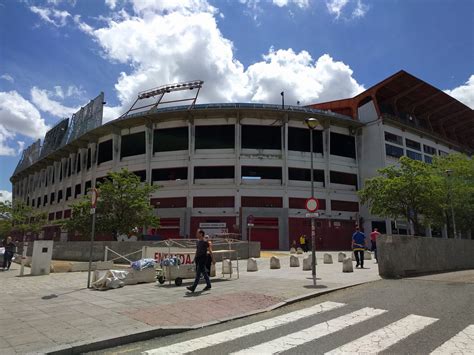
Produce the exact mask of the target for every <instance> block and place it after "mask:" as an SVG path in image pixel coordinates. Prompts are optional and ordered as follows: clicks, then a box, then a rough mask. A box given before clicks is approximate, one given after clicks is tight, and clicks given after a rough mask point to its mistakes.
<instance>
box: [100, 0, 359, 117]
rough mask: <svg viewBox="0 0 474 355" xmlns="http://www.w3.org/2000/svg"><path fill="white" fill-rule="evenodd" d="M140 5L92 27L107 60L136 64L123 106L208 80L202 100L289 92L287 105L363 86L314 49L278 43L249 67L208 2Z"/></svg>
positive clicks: (121, 93)
mask: <svg viewBox="0 0 474 355" xmlns="http://www.w3.org/2000/svg"><path fill="white" fill-rule="evenodd" d="M166 4H168V5H169V7H168V8H166V6H165V5H166ZM133 9H134V11H135V12H134V13H132V14H126V15H124V16H121V17H120V18H114V19H113V20H109V21H108V22H107V24H106V25H105V26H104V27H102V28H97V29H95V30H93V31H92V32H91V36H93V38H94V39H95V40H96V42H97V43H98V44H99V45H100V46H101V47H102V49H103V52H104V55H105V57H106V58H107V59H108V60H110V61H113V62H119V63H124V64H130V66H131V70H130V71H129V72H122V73H121V74H120V76H119V78H118V80H117V83H116V84H115V89H116V92H117V96H118V98H119V100H120V103H121V105H122V107H123V108H124V109H126V108H127V106H129V105H130V104H131V103H132V101H133V100H134V99H135V98H136V95H137V93H138V92H140V91H143V90H146V89H149V88H152V87H156V86H160V85H163V84H166V83H174V82H180V81H188V80H195V79H202V80H204V81H205V84H204V88H203V90H202V91H201V93H200V96H199V102H245V101H253V102H265V103H279V102H280V100H281V97H280V92H281V91H282V90H283V91H285V98H287V100H286V101H287V102H288V103H291V104H296V101H300V102H301V103H302V104H310V103H314V102H318V101H324V100H332V99H339V98H343V97H349V96H353V95H355V94H357V93H359V92H360V91H361V90H363V87H362V86H361V85H360V84H358V83H357V81H356V80H355V79H354V78H353V77H352V74H353V73H352V70H351V69H350V67H349V66H348V65H346V64H344V63H343V62H340V61H337V60H334V59H333V58H332V57H331V56H330V55H328V54H325V55H323V56H321V57H320V58H318V59H313V58H312V57H311V55H310V54H309V53H308V52H307V51H301V52H295V51H294V50H293V49H291V48H288V49H279V50H275V49H273V48H271V49H270V50H269V52H268V53H267V54H265V55H263V56H262V60H261V61H259V62H256V63H253V64H252V65H250V66H249V67H248V68H245V67H244V66H243V64H242V63H241V62H240V61H239V60H238V59H237V58H236V57H235V48H234V45H233V43H232V42H231V41H230V40H229V39H227V38H225V37H224V36H223V35H222V33H221V32H220V30H219V28H218V26H217V21H216V17H217V16H216V15H217V14H218V11H217V10H216V9H215V8H213V7H212V6H209V5H208V4H207V3H206V2H205V1H197V0H189V1H185V2H174V1H170V2H169V3H167V2H143V1H137V2H135V3H134V7H133ZM123 38H127V41H123ZM106 111H107V113H106V116H107V117H106V119H105V120H108V119H109V117H111V116H112V113H113V115H114V116H115V117H117V115H116V113H117V112H118V108H113V109H110V110H106ZM123 111H124V110H122V112H123ZM109 115H110V116H109Z"/></svg>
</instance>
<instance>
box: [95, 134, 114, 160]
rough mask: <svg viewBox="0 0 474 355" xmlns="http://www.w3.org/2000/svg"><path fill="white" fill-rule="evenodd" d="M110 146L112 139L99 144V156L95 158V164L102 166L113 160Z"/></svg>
mask: <svg viewBox="0 0 474 355" xmlns="http://www.w3.org/2000/svg"><path fill="white" fill-rule="evenodd" d="M112 146H113V142H112V139H109V140H108V141H105V142H101V143H99V146H98V147H99V148H98V149H99V154H98V157H97V164H102V163H105V162H107V161H110V160H112V159H113V151H112V148H113V147H112Z"/></svg>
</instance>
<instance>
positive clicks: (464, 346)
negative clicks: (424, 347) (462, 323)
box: [431, 325, 474, 355]
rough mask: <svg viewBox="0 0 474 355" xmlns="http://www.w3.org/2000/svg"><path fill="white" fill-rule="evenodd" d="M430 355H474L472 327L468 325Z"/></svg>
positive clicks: (473, 332)
mask: <svg viewBox="0 0 474 355" xmlns="http://www.w3.org/2000/svg"><path fill="white" fill-rule="evenodd" d="M431 354H434V355H447V354H474V325H470V326H468V327H467V328H466V329H464V330H462V331H461V332H459V333H458V334H456V335H455V336H454V337H452V338H451V339H449V340H448V341H447V342H445V343H444V344H443V345H441V346H440V347H439V348H437V349H435V350H434V351H433V352H432V353H431Z"/></svg>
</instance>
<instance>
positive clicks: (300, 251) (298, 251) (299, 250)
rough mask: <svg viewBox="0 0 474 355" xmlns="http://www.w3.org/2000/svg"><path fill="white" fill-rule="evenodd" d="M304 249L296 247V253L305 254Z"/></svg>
mask: <svg viewBox="0 0 474 355" xmlns="http://www.w3.org/2000/svg"><path fill="white" fill-rule="evenodd" d="M303 253H304V251H303V249H301V248H298V249H296V254H303Z"/></svg>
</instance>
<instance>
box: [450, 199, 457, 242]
mask: <svg viewBox="0 0 474 355" xmlns="http://www.w3.org/2000/svg"><path fill="white" fill-rule="evenodd" d="M451 218H452V219H453V233H454V239H456V238H457V234H456V221H455V218H454V209H453V199H452V198H451Z"/></svg>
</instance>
